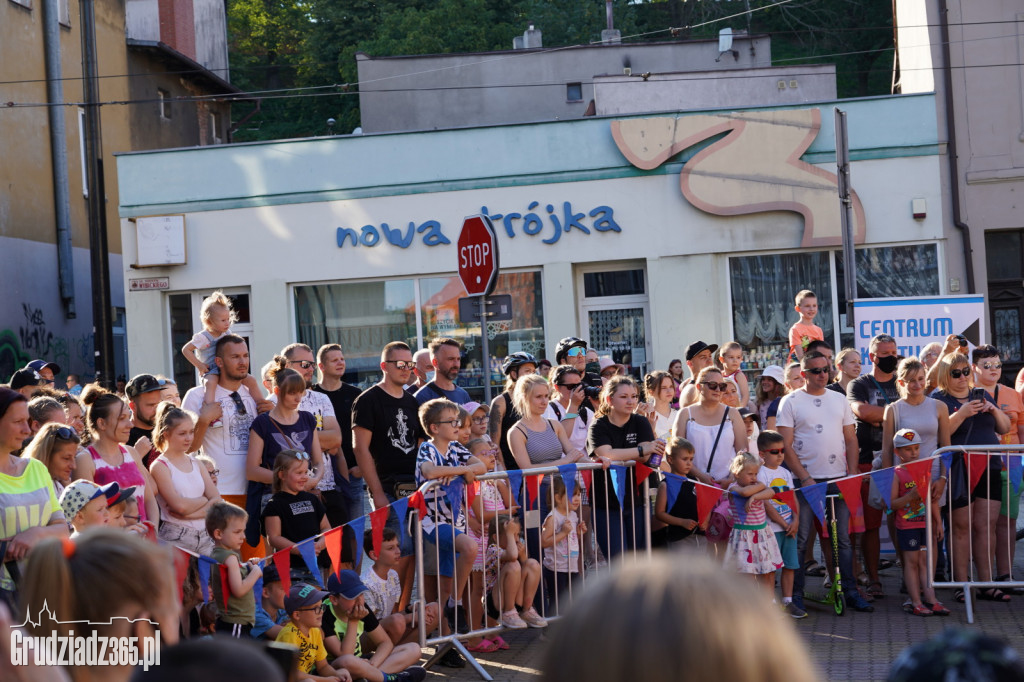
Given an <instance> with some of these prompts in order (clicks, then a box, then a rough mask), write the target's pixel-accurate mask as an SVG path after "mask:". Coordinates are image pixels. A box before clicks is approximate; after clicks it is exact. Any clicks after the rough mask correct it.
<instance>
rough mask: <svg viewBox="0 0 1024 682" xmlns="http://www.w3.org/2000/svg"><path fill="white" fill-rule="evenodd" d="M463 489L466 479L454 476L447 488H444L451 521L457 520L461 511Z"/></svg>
mask: <svg viewBox="0 0 1024 682" xmlns="http://www.w3.org/2000/svg"><path fill="white" fill-rule="evenodd" d="M465 489H466V479H464V478H463V477H462V476H456V477H455V478H453V479H452V480H451V482H450V483H449V484H448V485H447V486H444V490H445V494H446V497H447V498H448V506H450V507H451V509H452V519H457V518H459V512H460V511H462V491H463V490H465Z"/></svg>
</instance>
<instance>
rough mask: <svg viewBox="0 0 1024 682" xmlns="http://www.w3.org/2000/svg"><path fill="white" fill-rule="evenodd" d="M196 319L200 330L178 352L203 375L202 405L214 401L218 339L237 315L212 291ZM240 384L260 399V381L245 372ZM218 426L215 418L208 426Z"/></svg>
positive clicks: (227, 301) (215, 400)
mask: <svg viewBox="0 0 1024 682" xmlns="http://www.w3.org/2000/svg"><path fill="white" fill-rule="evenodd" d="M199 319H200V320H202V322H203V328H202V330H200V331H198V332H196V335H195V336H193V337H192V340H191V341H189V342H188V343H186V344H185V345H184V346H183V347H182V349H181V353H182V355H184V356H185V359H186V360H188V361H189V363H190V364H192V366H194V367H195V368H196V369H198V370H199V375H200V376H202V377H203V382H204V386H205V393H204V395H203V404H204V405H210V404H212V403H215V402H217V386H218V385H219V384H220V368H219V367H218V366H217V362H216V360H215V359H214V358H215V357H216V355H217V341H218V339H220V338H221V337H222V336H224V335H226V334H230V333H231V323H232V322H237V317H236V315H235V312H234V310H232V308H231V299H229V298H228V297H227V296H225V295H224V294H223V293H222V292H220V291H215V292H213V293H212V294H210V295H209V296H207V297H206V298H204V299H203V303H202V305H201V306H200V308H199ZM242 385H244V386H245V387H246V389H248V391H249V395H251V396H252V398H253V400H256V401H258V402H263V401H262V400H261V397H262V396H263V392H262V391H260V387H259V383H257V381H256V378H255V377H254V376H253V375H251V374H247V375H246V377H245V379H244V380H243V381H242ZM220 425H221V421H220V419H217V420H216V421H214V422H212V423H211V424H210V427H218V426H220Z"/></svg>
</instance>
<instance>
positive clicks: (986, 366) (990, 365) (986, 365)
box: [978, 362, 1003, 369]
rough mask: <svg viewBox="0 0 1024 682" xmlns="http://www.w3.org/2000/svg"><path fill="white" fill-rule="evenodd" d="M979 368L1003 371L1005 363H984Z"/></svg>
mask: <svg viewBox="0 0 1024 682" xmlns="http://www.w3.org/2000/svg"><path fill="white" fill-rule="evenodd" d="M978 367H981V368H982V369H1002V368H1003V363H1001V362H983V363H981V364H980V365H978Z"/></svg>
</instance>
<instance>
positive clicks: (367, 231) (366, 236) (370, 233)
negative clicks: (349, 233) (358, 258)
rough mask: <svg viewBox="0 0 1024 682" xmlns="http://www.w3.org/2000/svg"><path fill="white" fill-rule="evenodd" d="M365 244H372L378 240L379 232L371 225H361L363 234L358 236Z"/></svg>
mask: <svg viewBox="0 0 1024 682" xmlns="http://www.w3.org/2000/svg"><path fill="white" fill-rule="evenodd" d="M359 241H361V242H362V243H363V244H365V245H366V246H374V245H376V244H377V242H379V241H380V232H378V231H377V228H376V227H374V226H373V225H363V236H362V237H360V238H359Z"/></svg>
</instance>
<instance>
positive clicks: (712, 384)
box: [701, 381, 729, 391]
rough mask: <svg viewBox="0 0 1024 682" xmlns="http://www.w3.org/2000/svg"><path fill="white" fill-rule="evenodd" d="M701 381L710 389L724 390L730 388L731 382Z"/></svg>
mask: <svg viewBox="0 0 1024 682" xmlns="http://www.w3.org/2000/svg"><path fill="white" fill-rule="evenodd" d="M701 383H702V384H704V385H705V386H707V387H708V390H709V391H724V390H725V389H727V388H729V384H727V383H726V382H724V381H723V382H722V383H720V384H719V383H716V382H714V381H702V382H701Z"/></svg>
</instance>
